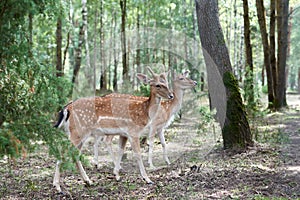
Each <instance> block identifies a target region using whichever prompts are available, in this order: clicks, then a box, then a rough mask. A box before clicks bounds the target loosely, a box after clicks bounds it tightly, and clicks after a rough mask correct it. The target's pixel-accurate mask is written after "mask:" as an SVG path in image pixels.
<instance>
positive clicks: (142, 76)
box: [136, 73, 150, 84]
mask: <svg viewBox="0 0 300 200" xmlns="http://www.w3.org/2000/svg"><path fill="white" fill-rule="evenodd" d="M136 77H137V78H138V79H139V80H140V81H142V83H144V84H149V82H150V80H149V78H148V77H147V75H145V74H141V73H137V74H136Z"/></svg>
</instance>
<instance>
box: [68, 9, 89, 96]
mask: <svg viewBox="0 0 300 200" xmlns="http://www.w3.org/2000/svg"><path fill="white" fill-rule="evenodd" d="M85 17H87V16H85V7H82V21H83V22H84V21H85ZM84 30H85V23H82V24H81V26H80V28H79V36H78V45H77V47H76V48H75V65H74V69H73V77H72V83H73V85H74V83H75V82H76V80H77V76H78V73H79V70H80V67H81V59H82V45H83V42H84ZM71 92H72V91H71Z"/></svg>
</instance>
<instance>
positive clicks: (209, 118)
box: [197, 106, 216, 133]
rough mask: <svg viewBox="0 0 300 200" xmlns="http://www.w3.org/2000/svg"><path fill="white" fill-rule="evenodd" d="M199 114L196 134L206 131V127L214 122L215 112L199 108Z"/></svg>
mask: <svg viewBox="0 0 300 200" xmlns="http://www.w3.org/2000/svg"><path fill="white" fill-rule="evenodd" d="M199 113H200V116H201V118H200V119H199V125H198V131H197V132H198V133H200V131H206V128H207V126H208V125H210V124H211V123H212V122H213V121H214V115H215V114H216V112H215V110H214V111H210V109H209V107H208V106H201V107H200V108H199Z"/></svg>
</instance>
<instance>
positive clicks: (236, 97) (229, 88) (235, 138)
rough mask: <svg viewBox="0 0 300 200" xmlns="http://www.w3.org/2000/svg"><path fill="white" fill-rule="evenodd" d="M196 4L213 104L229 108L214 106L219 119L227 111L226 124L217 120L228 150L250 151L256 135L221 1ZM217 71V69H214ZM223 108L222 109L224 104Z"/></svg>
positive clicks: (200, 1) (209, 0)
mask: <svg viewBox="0 0 300 200" xmlns="http://www.w3.org/2000/svg"><path fill="white" fill-rule="evenodd" d="M195 3H196V11H197V18H198V27H199V34H200V40H201V44H202V50H203V55H204V59H205V64H206V67H207V74H208V80H209V81H208V87H209V91H210V94H211V98H212V102H213V101H216V99H217V98H221V101H222V100H223V101H226V103H225V104H224V106H225V107H226V108H224V107H221V106H219V105H212V106H213V107H216V109H217V115H218V113H219V114H220V113H222V112H224V111H225V120H224V122H222V121H221V120H220V118H219V117H217V118H218V120H219V122H220V125H221V127H222V136H223V143H224V148H226V149H227V148H233V147H242V148H244V147H247V146H248V145H252V144H253V141H252V135H251V131H250V127H249V124H248V119H247V114H246V112H245V106H244V104H243V102H242V98H241V94H240V91H239V87H238V82H237V80H236V78H235V77H234V75H233V72H232V67H231V63H230V58H229V53H228V49H227V47H226V44H225V40H224V36H223V33H222V29H221V25H220V22H219V16H218V5H217V0H195ZM215 67H216V68H217V69H214V68H215ZM216 70H217V72H216ZM218 73H219V75H220V79H221V81H220V83H223V84H224V86H225V88H224V90H225V92H224V97H220V94H222V86H220V85H216V78H217V77H218ZM216 75H217V76H216ZM221 96H222V95H221ZM222 98H223V99H222ZM220 104H221V105H222V103H221V102H220ZM222 123H224V124H222Z"/></svg>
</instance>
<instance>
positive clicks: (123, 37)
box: [120, 0, 129, 83]
mask: <svg viewBox="0 0 300 200" xmlns="http://www.w3.org/2000/svg"><path fill="white" fill-rule="evenodd" d="M126 1H127V0H120V7H121V13H122V14H121V15H122V16H121V47H122V65H123V81H124V82H125V83H126V82H129V75H128V73H129V70H128V65H127V55H126V32H125V31H126Z"/></svg>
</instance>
